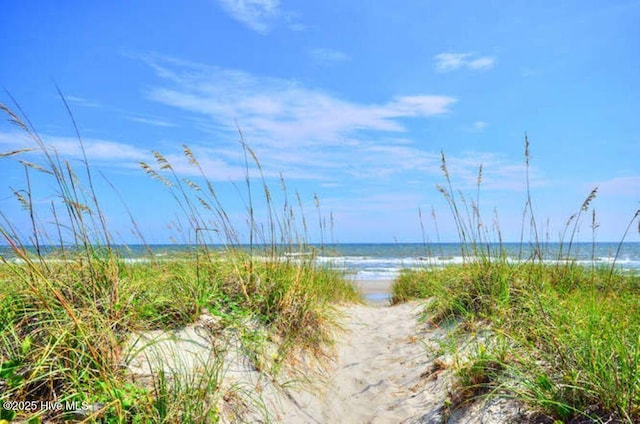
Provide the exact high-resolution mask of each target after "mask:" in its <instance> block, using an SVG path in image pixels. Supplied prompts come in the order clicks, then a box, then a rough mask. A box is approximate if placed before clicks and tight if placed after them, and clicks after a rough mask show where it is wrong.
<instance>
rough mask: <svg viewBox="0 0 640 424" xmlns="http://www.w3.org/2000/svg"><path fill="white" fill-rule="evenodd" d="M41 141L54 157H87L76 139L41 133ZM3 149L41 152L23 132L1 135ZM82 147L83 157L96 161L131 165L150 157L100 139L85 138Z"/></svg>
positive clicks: (121, 144)
mask: <svg viewBox="0 0 640 424" xmlns="http://www.w3.org/2000/svg"><path fill="white" fill-rule="evenodd" d="M40 138H41V139H42V141H43V143H44V145H45V147H46V148H47V149H48V150H49V152H50V153H52V154H58V155H60V156H61V157H64V158H66V159H82V158H83V157H84V155H83V152H82V147H81V145H80V142H79V141H78V139H77V138H75V137H59V136H51V135H47V134H40ZM0 146H2V147H1V148H2V149H7V150H18V149H25V148H33V152H32V153H38V152H39V149H38V147H37V146H35V144H34V142H33V140H31V139H30V138H29V137H28V136H27V135H25V134H24V133H21V132H14V131H12V132H0ZM82 146H84V154H86V156H87V159H88V160H91V161H96V162H113V163H122V162H123V161H128V165H129V166H130V165H132V164H136V163H137V162H138V161H139V160H143V159H145V158H147V157H150V156H151V153H150V151H149V150H145V149H140V148H138V147H135V146H133V145H131V144H127V143H120V142H117V141H111V140H103V139H98V138H83V139H82Z"/></svg>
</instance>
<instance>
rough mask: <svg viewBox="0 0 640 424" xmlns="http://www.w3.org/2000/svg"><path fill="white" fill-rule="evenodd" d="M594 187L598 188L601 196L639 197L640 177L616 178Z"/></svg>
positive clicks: (596, 184)
mask: <svg viewBox="0 0 640 424" xmlns="http://www.w3.org/2000/svg"><path fill="white" fill-rule="evenodd" d="M592 186H598V193H599V194H601V195H612V196H636V197H637V196H638V195H640V175H632V176H627V177H616V178H612V179H610V180H606V181H601V182H598V183H595V184H592Z"/></svg>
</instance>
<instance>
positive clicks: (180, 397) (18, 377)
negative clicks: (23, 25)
mask: <svg viewBox="0 0 640 424" xmlns="http://www.w3.org/2000/svg"><path fill="white" fill-rule="evenodd" d="M61 98H62V100H63V103H64V105H65V108H66V109H67V111H68V112H69V116H70V119H71V122H72V123H73V126H74V129H75V131H76V134H77V140H78V143H79V146H80V149H81V152H82V160H81V163H80V171H78V170H76V169H75V168H74V166H72V164H71V163H70V162H69V161H68V160H66V159H65V158H63V157H61V156H60V155H58V153H57V152H56V151H55V150H54V149H52V148H51V147H50V146H48V145H47V144H46V142H45V140H43V139H42V138H41V137H40V135H39V134H38V132H37V131H36V130H35V129H34V126H33V124H32V123H31V122H30V121H29V119H28V117H27V116H26V114H25V113H24V112H23V111H22V110H21V108H20V106H19V105H18V104H17V103H16V102H14V105H15V106H14V108H13V109H12V108H9V107H7V106H5V105H3V104H0V109H1V110H2V111H3V113H4V114H5V115H6V117H7V118H8V120H9V121H10V122H12V123H13V124H14V125H16V126H17V127H18V128H19V130H20V131H21V132H22V133H23V135H24V136H25V138H26V139H27V140H28V141H29V142H30V143H31V146H30V147H28V148H25V149H19V150H16V151H12V152H6V153H2V154H1V155H0V160H2V161H15V162H14V163H16V164H18V165H20V166H22V167H23V169H24V173H25V187H24V188H20V189H12V192H13V195H14V196H15V198H16V200H17V201H18V202H19V203H20V204H21V205H22V207H23V208H24V210H25V212H26V215H27V216H28V222H29V223H30V224H29V225H30V228H28V229H26V228H19V227H17V226H16V225H15V224H14V223H12V222H11V221H10V219H9V218H8V216H6V215H5V214H3V213H2V212H1V211H0V237H1V238H2V241H3V243H4V244H5V245H6V246H7V249H5V250H3V253H2V254H1V256H0V261H1V263H0V400H2V401H12V402H23V403H22V404H21V405H23V406H24V405H31V404H33V405H36V403H35V402H41V401H55V402H76V403H69V404H68V405H71V406H70V407H68V408H67V407H66V406H65V408H63V409H62V410H54V409H47V408H40V407H38V408H31V409H30V410H26V409H25V408H22V409H20V408H11V407H9V408H4V407H3V409H1V410H0V420H3V419H4V420H9V421H10V420H13V419H22V420H26V419H31V420H43V421H46V420H51V419H53V420H62V419H72V420H89V421H93V420H98V421H104V422H205V421H206V422H210V421H216V420H217V419H218V418H219V417H220V411H219V410H218V409H217V405H216V402H217V401H218V400H219V399H220V396H221V393H220V392H219V387H220V379H221V378H222V373H221V372H220V370H222V369H223V366H222V364H221V361H223V356H217V357H215V358H214V359H213V362H210V363H207V364H206V367H205V369H204V371H203V372H204V374H201V375H200V376H198V377H197V378H191V377H189V376H187V375H182V374H181V370H180V369H176V370H172V371H171V373H170V375H168V374H166V373H165V374H162V373H161V372H158V373H156V374H155V375H154V376H153V379H152V381H151V383H150V384H139V383H136V382H132V381H131V380H130V376H129V375H128V371H127V362H126V361H127V360H128V357H129V355H130V353H131V352H130V349H129V347H128V346H129V345H128V344H129V343H130V338H131V335H132V334H133V333H139V332H144V331H148V330H162V331H168V330H171V329H178V328H182V327H184V326H186V325H190V324H192V323H194V322H195V321H196V320H197V319H198V317H199V316H201V314H202V313H203V311H207V312H208V313H210V314H212V315H214V316H217V317H219V318H220V319H221V322H222V323H223V325H224V326H228V327H234V328H237V331H238V332H239V333H240V334H241V337H240V340H241V341H244V343H245V345H246V346H245V348H246V351H247V352H248V353H249V354H250V356H251V355H253V357H254V358H255V361H256V362H257V361H259V360H261V359H259V358H261V356H260V355H261V352H259V350H260V349H261V346H262V344H263V343H262V342H260V341H258V342H257V339H256V337H262V336H256V334H263V333H264V334H273V335H274V337H273V338H270V339H271V340H276V341H278V343H279V344H278V355H277V357H276V358H271V357H270V359H269V360H270V361H279V362H282V361H285V360H286V358H287V356H288V355H289V352H290V351H291V349H292V348H296V349H308V350H311V351H314V350H315V351H317V352H321V351H323V349H324V348H323V346H326V344H327V343H330V341H331V326H332V323H333V322H334V317H335V312H334V309H333V307H332V305H333V304H334V303H335V302H342V301H354V300H356V299H357V292H356V290H355V288H354V287H353V286H352V285H351V284H350V283H348V282H347V281H345V279H344V278H343V276H342V275H341V274H340V273H337V272H334V271H331V270H328V269H325V268H323V267H319V266H317V265H316V263H315V261H314V260H313V256H305V255H301V256H294V255H289V256H286V255H284V253H287V252H289V253H290V252H293V251H297V250H298V249H301V250H304V251H310V249H308V242H307V235H306V221H305V218H304V216H303V215H300V214H299V213H300V210H301V209H302V201H301V200H300V196H299V195H298V194H297V193H296V197H297V198H298V204H297V205H295V204H294V205H292V204H290V203H289V201H288V196H287V193H286V185H285V184H284V179H281V186H282V191H283V194H284V197H285V203H284V205H283V207H282V208H281V209H280V211H281V212H279V213H278V212H277V211H276V208H275V206H274V204H273V201H272V197H271V195H270V188H269V187H268V185H267V184H266V179H265V177H264V175H263V173H262V168H261V165H260V162H259V161H258V158H257V156H256V155H255V153H254V152H253V151H252V150H251V149H250V148H249V146H248V145H247V144H246V143H245V142H244V140H242V141H241V143H240V148H241V149H242V152H243V153H244V158H245V183H246V185H245V188H246V191H245V193H244V199H245V201H246V208H247V210H246V221H247V225H248V235H249V236H248V239H249V243H248V245H247V244H244V243H243V238H242V237H243V235H242V234H241V232H240V231H239V230H238V228H237V225H236V224H235V223H233V222H232V220H231V219H230V215H229V213H228V209H227V208H226V207H225V205H224V203H223V199H221V198H220V197H219V195H218V193H217V191H216V190H215V187H214V184H213V183H212V182H211V180H209V179H208V178H207V177H206V173H205V170H204V169H203V167H202V166H201V165H200V163H199V162H198V160H197V159H196V157H195V155H194V154H193V152H192V151H191V149H190V148H189V147H188V146H186V145H185V146H183V151H184V155H185V157H186V158H187V160H188V162H189V163H190V164H191V166H193V167H194V168H195V169H196V170H198V171H199V172H200V175H201V178H197V179H188V178H183V177H181V176H180V175H179V174H178V173H177V172H176V171H175V169H174V167H173V166H172V164H171V163H169V161H168V160H167V159H166V158H165V157H164V156H163V155H162V154H161V153H160V152H154V157H155V160H156V162H155V164H153V166H151V165H148V164H147V163H145V162H141V163H140V165H141V167H142V169H143V171H144V172H146V174H148V175H149V176H150V177H152V178H154V179H157V180H158V181H160V182H161V183H162V184H164V185H165V186H166V187H167V189H168V193H169V195H170V196H172V197H173V199H174V201H175V205H176V208H177V209H179V210H180V211H181V212H182V218H181V219H182V220H183V222H184V223H185V226H186V228H188V229H189V231H188V235H189V236H188V237H189V238H188V240H187V241H188V243H190V245H191V248H190V249H189V250H185V252H184V253H181V254H175V255H172V256H170V257H159V256H154V255H148V256H145V257H143V258H142V260H140V261H136V262H129V261H127V260H125V258H124V254H123V252H125V251H126V248H125V247H123V246H119V245H116V244H115V242H114V238H113V237H112V235H111V233H110V232H109V229H108V226H107V221H108V220H107V217H106V216H105V214H104V212H103V209H102V208H101V204H100V196H99V193H98V192H97V191H96V189H95V185H94V181H93V179H94V176H93V173H94V171H93V170H92V168H91V166H90V164H89V163H88V160H87V155H86V152H85V146H84V143H83V141H82V138H81V137H80V134H79V131H78V128H77V126H76V124H75V121H74V119H73V115H72V114H71V111H70V109H69V107H68V105H67V103H66V101H64V96H62V95H61ZM14 110H15V111H17V112H14ZM32 158H35V159H32ZM254 168H255V169H257V173H258V176H259V178H260V182H261V184H262V189H263V193H264V197H265V199H264V202H265V203H266V206H267V209H266V211H267V212H266V216H267V218H266V222H267V226H266V227H265V226H263V225H262V224H261V223H260V219H259V217H258V213H257V211H256V209H255V202H256V199H255V193H254V190H253V189H252V186H253V184H255V183H254V181H253V178H252V175H253V173H254V172H255V169H254ZM43 187H54V192H53V193H51V194H52V197H51V198H52V199H53V200H52V201H51V202H50V203H49V204H48V205H45V209H42V203H40V202H36V198H37V197H38V196H41V195H42V193H41V192H40V190H42V188H43ZM47 208H48V210H47ZM127 213H128V214H129V216H130V218H131V222H132V225H133V227H134V233H136V234H139V235H141V231H140V229H139V228H138V227H137V225H136V222H135V219H134V218H133V213H132V211H129V210H128V209H127ZM43 216H46V219H45V220H43V219H42V217H43ZM299 220H301V221H299ZM301 223H302V224H303V227H304V228H303V229H300V226H301ZM141 241H142V242H143V243H144V240H141ZM147 250H148V251H149V250H151V247H149V246H147ZM247 322H252V323H254V324H255V325H257V326H258V327H260V328H262V329H263V330H261V331H259V332H256V331H255V330H254V329H252V328H249V327H247V326H246V325H244V323H247ZM254 324H252V325H254ZM252 334H253V335H252ZM264 340H265V342H266V340H267V337H266V336H264ZM251 351H253V354H251ZM257 365H258V364H257ZM262 368H263V369H265V370H266V369H267V368H269V367H264V366H262ZM270 369H273V370H277V369H278V366H274V367H270ZM201 401H202V402H201ZM25 402H34V403H25ZM7 405H9V406H11V405H10V404H7ZM16 405H17V404H16ZM65 405H66V404H65Z"/></svg>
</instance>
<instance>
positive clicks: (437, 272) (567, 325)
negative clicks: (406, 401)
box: [392, 142, 640, 422]
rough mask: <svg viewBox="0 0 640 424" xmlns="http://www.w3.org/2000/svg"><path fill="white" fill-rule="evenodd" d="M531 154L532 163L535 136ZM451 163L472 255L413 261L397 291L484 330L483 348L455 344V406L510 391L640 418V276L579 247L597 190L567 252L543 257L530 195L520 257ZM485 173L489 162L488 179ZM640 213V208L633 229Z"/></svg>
mask: <svg viewBox="0 0 640 424" xmlns="http://www.w3.org/2000/svg"><path fill="white" fill-rule="evenodd" d="M526 157H527V165H528V162H529V155H528V142H527V154H526ZM442 169H443V172H444V175H445V177H446V180H447V183H448V186H447V188H441V190H440V191H441V192H442V193H443V194H444V195H445V197H446V199H447V201H448V202H449V205H450V207H451V212H452V214H453V216H454V219H455V221H456V224H457V226H458V233H459V235H460V240H461V243H462V253H463V256H464V257H465V261H464V263H463V264H461V265H456V266H449V267H444V268H425V269H422V270H405V271H404V272H402V274H401V275H400V277H399V278H398V279H397V281H396V282H395V285H394V287H393V298H392V300H393V302H403V301H407V300H410V299H424V298H429V299H430V301H429V302H428V303H427V307H426V309H425V318H426V319H427V320H429V321H430V322H431V323H432V324H433V325H441V324H443V323H445V322H458V323H460V327H459V328H460V329H461V331H464V332H466V333H467V334H468V332H473V333H476V334H477V333H482V334H484V336H483V337H475V338H473V340H475V345H474V346H473V347H469V346H465V348H464V349H462V346H454V347H453V350H454V353H455V354H457V361H456V366H455V369H456V375H457V377H458V381H457V389H456V391H455V393H452V395H451V399H450V402H449V403H450V405H451V406H452V407H455V406H459V405H460V404H462V403H464V402H466V401H468V400H470V399H477V398H478V397H483V396H504V397H512V398H516V399H519V400H521V401H523V402H524V403H526V404H528V405H529V406H530V407H532V408H533V409H534V410H536V411H539V413H540V414H542V415H543V416H546V417H547V418H550V419H552V420H559V421H560V422H587V421H588V422H640V336H639V335H640V276H639V275H635V274H629V273H623V272H622V271H619V270H617V269H616V268H615V267H614V266H611V267H607V268H602V267H596V266H579V265H577V264H576V263H575V262H574V261H573V260H571V258H570V254H569V253H570V251H571V248H572V244H573V236H574V234H575V233H576V228H577V225H578V221H579V219H580V217H581V216H582V215H583V213H584V212H586V211H587V210H588V208H589V205H590V203H591V201H592V200H593V199H594V198H595V196H596V193H597V190H596V189H594V190H593V191H592V192H591V193H589V195H588V197H587V198H586V200H585V202H584V203H583V205H582V206H581V208H580V211H579V212H577V213H576V214H575V215H574V216H572V217H571V218H570V219H569V220H568V222H567V225H566V229H565V235H568V237H569V240H568V242H564V243H563V246H564V249H565V250H564V251H565V252H566V256H564V255H563V256H561V257H558V258H555V260H554V261H551V262H549V261H545V260H543V258H544V257H545V253H546V252H545V244H544V243H540V242H539V238H538V236H537V228H536V224H535V219H533V218H532V217H531V216H532V213H531V212H532V208H531V197H530V196H528V198H527V201H526V206H525V215H526V214H528V213H530V214H531V216H529V218H528V219H526V220H525V218H524V217H523V223H524V222H525V221H527V222H528V223H529V225H530V227H531V233H532V234H533V238H534V240H533V242H532V249H531V250H532V252H533V253H532V255H531V257H528V258H522V259H521V260H519V261H513V260H508V259H507V257H506V253H505V252H504V251H502V250H501V249H497V251H496V250H495V248H494V246H496V244H491V243H490V242H489V234H488V232H487V230H486V228H485V227H484V226H483V225H482V220H481V217H480V212H479V210H478V208H477V204H478V203H479V202H478V201H477V200H476V201H474V202H467V200H466V199H465V198H463V197H462V195H459V196H455V195H454V194H453V189H452V187H451V183H450V180H449V175H448V171H447V168H446V161H445V158H444V155H443V158H442ZM481 179H482V168H480V172H479V174H478V187H479V186H480V182H481ZM478 193H479V190H478ZM460 204H463V205H464V206H463V207H461V206H460ZM469 204H470V205H471V207H470V208H469V207H468V205H469ZM462 210H465V211H469V210H471V211H473V212H471V213H468V214H467V215H463V214H462V212H461V211H462ZM639 216H640V211H638V212H636V213H635V214H634V215H633V217H632V219H631V221H630V223H629V227H628V229H627V231H628V230H629V229H630V228H631V226H632V223H634V222H635V221H636V220H637V219H638V217H639ZM593 221H594V222H595V215H594V218H593ZM523 228H524V224H523ZM594 228H595V226H594ZM625 236H626V233H625ZM498 237H500V234H499V230H498ZM492 249H493V250H492ZM486 334H490V336H488V337H487V336H486ZM585 420H587V421H585Z"/></svg>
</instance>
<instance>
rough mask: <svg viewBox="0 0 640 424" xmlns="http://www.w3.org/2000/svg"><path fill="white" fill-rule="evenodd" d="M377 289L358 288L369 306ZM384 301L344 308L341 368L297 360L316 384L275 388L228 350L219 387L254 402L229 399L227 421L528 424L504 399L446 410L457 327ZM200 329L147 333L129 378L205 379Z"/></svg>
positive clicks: (210, 346)
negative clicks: (432, 323)
mask: <svg viewBox="0 0 640 424" xmlns="http://www.w3.org/2000/svg"><path fill="white" fill-rule="evenodd" d="M367 290H369V291H368V292H367ZM381 290H384V285H380V286H379V287H378V286H376V287H372V286H371V285H369V286H366V287H362V291H363V294H364V295H365V298H370V295H371V293H374V294H375V293H378V292H381V293H383V294H384V292H382V291H381ZM378 297H379V296H373V300H374V301H373V302H370V303H369V304H367V305H349V306H344V307H342V308H341V312H342V319H341V321H340V322H341V326H342V327H343V329H344V331H343V332H340V333H338V334H336V349H335V360H334V361H333V362H332V363H330V364H328V365H327V367H326V369H323V372H322V373H321V374H319V373H318V372H317V371H318V370H317V369H309V368H305V365H302V364H304V360H302V361H301V362H300V368H299V369H298V371H301V372H302V373H303V374H306V375H308V376H313V377H312V379H313V380H314V384H311V385H310V384H309V383H301V384H293V385H291V384H287V382H286V381H285V382H284V383H285V384H284V385H282V384H281V383H283V382H282V381H281V382H280V384H275V382H274V381H273V380H272V379H271V377H269V376H268V375H265V374H262V373H260V372H258V371H257V370H256V369H255V367H254V366H253V365H252V363H251V361H249V360H248V359H247V358H246V357H245V356H244V355H243V354H242V349H240V348H235V349H233V348H232V349H229V350H228V351H227V355H226V360H225V364H226V365H225V371H224V377H223V384H222V386H223V387H222V388H223V390H231V392H233V390H237V388H241V389H242V390H241V392H242V393H244V394H245V395H249V396H250V397H252V398H253V401H251V400H250V401H249V402H243V401H240V402H237V401H234V399H238V398H236V397H233V396H231V397H228V396H225V397H224V401H222V400H221V402H222V403H221V405H220V408H221V411H222V415H223V416H222V422H225V423H236V422H275V423H295V424H300V423H322V424H324V423H329V424H339V423H349V424H355V423H442V422H447V423H469V424H470V423H478V422H483V423H485V424H489V423H492V424H498V423H522V422H525V420H524V419H523V417H524V416H523V415H522V414H521V410H520V407H519V406H518V405H517V404H514V403H513V402H508V401H505V400H504V399H492V400H490V401H489V402H484V401H478V402H473V403H472V404H465V405H464V406H463V407H462V408H457V409H456V410H455V411H448V410H447V408H446V406H445V405H446V404H447V402H446V400H447V398H448V396H449V395H450V389H451V384H452V383H451V382H452V374H451V372H452V371H451V370H452V367H451V362H452V357H451V355H450V354H444V352H443V351H442V350H441V349H439V343H440V342H441V341H442V340H446V339H447V338H448V336H449V334H450V331H451V329H447V328H433V327H429V326H428V325H426V324H421V323H419V322H418V317H419V314H420V312H421V310H422V307H421V306H420V304H419V303H405V304H401V305H397V306H388V304H387V303H384V302H380V301H379V300H378ZM376 300H377V302H376ZM203 326H204V327H206V326H207V320H206V319H204V318H203V317H201V319H200V320H199V322H198V323H196V325H194V326H189V327H186V328H185V329H183V330H180V331H178V332H174V333H165V332H150V333H148V334H146V335H145V336H144V339H145V340H152V339H157V340H161V341H156V342H155V343H153V344H151V345H150V347H149V348H148V349H146V350H145V351H144V352H147V353H144V352H142V353H140V355H139V356H138V357H136V358H134V359H133V360H132V362H131V364H130V369H131V371H132V374H133V375H134V376H137V377H138V378H143V377H145V376H149V375H150V373H151V368H154V369H158V368H165V370H179V373H181V374H185V375H186V374H188V373H194V372H195V373H201V372H203V371H202V370H203V364H207V363H208V361H209V360H210V359H211V357H212V353H213V352H214V350H215V346H214V345H215V343H213V342H212V340H214V339H212V338H211V337H205V336H204V335H203V332H202V331H201V330H202V328H203ZM156 333H157V334H156ZM158 338H159V339H158ZM465 343H466V342H465ZM443 354H444V356H438V355H443ZM205 368H206V367H205ZM278 380H280V378H278ZM234 387H235V388H236V389H233V388H234ZM229 399H231V400H229ZM243 405H244V406H243ZM257 405H262V406H260V407H257V408H256V406H257Z"/></svg>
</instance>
